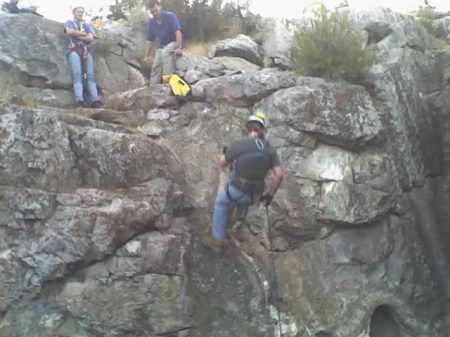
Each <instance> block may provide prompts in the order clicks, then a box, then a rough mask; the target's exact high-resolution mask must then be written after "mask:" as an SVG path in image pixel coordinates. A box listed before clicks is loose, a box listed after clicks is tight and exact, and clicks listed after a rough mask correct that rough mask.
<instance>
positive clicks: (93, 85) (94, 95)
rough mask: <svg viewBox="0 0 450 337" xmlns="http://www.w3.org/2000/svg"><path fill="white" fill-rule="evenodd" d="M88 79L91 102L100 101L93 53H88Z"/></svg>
mask: <svg viewBox="0 0 450 337" xmlns="http://www.w3.org/2000/svg"><path fill="white" fill-rule="evenodd" d="M86 62H87V81H88V89H89V94H90V96H91V102H96V101H100V98H99V97H98V92H97V82H96V81H95V69H94V67H95V66H94V58H93V57H92V55H91V53H88V55H87V60H86Z"/></svg>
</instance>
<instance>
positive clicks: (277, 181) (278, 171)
mask: <svg viewBox="0 0 450 337" xmlns="http://www.w3.org/2000/svg"><path fill="white" fill-rule="evenodd" d="M272 172H273V175H274V178H273V180H272V184H271V185H270V188H269V191H268V192H267V195H269V196H271V197H273V196H274V195H275V193H277V191H278V188H279V187H280V185H281V183H282V182H283V179H284V170H283V168H282V167H281V166H275V167H274V168H273V169H272Z"/></svg>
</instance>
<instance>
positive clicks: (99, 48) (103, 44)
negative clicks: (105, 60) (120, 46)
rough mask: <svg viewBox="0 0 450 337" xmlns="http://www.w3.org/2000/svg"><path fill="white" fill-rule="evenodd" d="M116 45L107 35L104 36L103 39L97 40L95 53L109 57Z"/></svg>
mask: <svg viewBox="0 0 450 337" xmlns="http://www.w3.org/2000/svg"><path fill="white" fill-rule="evenodd" d="M115 45H116V43H114V41H112V40H110V39H108V38H107V37H103V38H102V39H98V40H95V45H94V48H95V54H96V55H99V56H103V57H107V56H108V55H109V54H110V53H111V51H112V49H113V47H114V46H115Z"/></svg>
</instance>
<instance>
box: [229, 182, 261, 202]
mask: <svg viewBox="0 0 450 337" xmlns="http://www.w3.org/2000/svg"><path fill="white" fill-rule="evenodd" d="M225 192H226V193H227V198H228V200H230V201H231V202H238V201H239V200H241V199H242V197H243V196H244V194H246V193H247V192H242V191H241V192H242V193H243V194H242V195H241V197H240V198H239V199H237V200H234V199H233V198H232V197H231V194H230V183H228V184H227V185H226V186H225ZM248 194H250V198H251V203H252V205H253V201H254V199H253V191H250V193H248Z"/></svg>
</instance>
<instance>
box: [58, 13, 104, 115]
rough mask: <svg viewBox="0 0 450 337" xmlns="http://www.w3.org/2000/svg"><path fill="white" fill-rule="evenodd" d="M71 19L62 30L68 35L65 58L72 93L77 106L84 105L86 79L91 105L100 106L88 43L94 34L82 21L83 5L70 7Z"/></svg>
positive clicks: (92, 59)
mask: <svg viewBox="0 0 450 337" xmlns="http://www.w3.org/2000/svg"><path fill="white" fill-rule="evenodd" d="M72 13H73V20H68V21H67V22H66V23H65V24H64V32H65V33H66V34H68V35H69V37H70V41H69V50H68V54H67V58H68V61H69V66H70V70H71V73H72V82H73V93H74V96H75V104H76V106H77V107H85V102H84V97H83V79H84V80H86V81H87V88H88V90H89V94H90V98H91V107H92V108H100V107H101V106H102V105H103V104H102V102H101V101H100V98H99V96H98V92H97V83H96V81H95V73H94V58H93V57H92V54H91V52H90V50H89V49H90V45H91V43H92V41H94V34H93V32H92V30H91V27H89V25H88V24H86V23H84V22H83V21H82V20H83V14H84V7H82V6H75V7H74V8H73V9H72Z"/></svg>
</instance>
